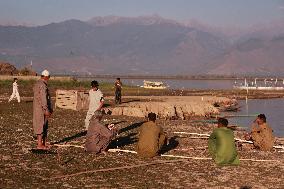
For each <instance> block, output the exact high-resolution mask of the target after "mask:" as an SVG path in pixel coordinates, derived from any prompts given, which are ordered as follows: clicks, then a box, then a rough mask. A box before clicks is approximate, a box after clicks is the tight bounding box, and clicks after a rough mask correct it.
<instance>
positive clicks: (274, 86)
mask: <svg viewBox="0 0 284 189" xmlns="http://www.w3.org/2000/svg"><path fill="white" fill-rule="evenodd" d="M233 87H234V88H235V89H243V90H284V79H283V80H282V82H279V80H278V79H264V80H263V82H259V81H257V78H255V79H254V81H247V80H246V79H245V82H244V83H240V84H239V83H237V82H236V81H235V84H234V86H233Z"/></svg>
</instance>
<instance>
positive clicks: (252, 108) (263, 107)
mask: <svg viewBox="0 0 284 189" xmlns="http://www.w3.org/2000/svg"><path fill="white" fill-rule="evenodd" d="M239 104H240V105H241V107H242V108H241V111H240V112H237V113H236V114H239V115H254V114H261V113H263V114H265V115H266V119H267V122H268V124H269V125H270V126H271V127H272V128H273V130H274V134H275V135H276V136H282V137H284V109H283V108H284V99H283V98H278V99H260V100H257V99H251V100H250V99H249V100H248V104H246V103H245V101H244V100H241V101H239ZM254 119H255V117H236V118H230V119H229V121H230V123H235V124H237V125H240V126H242V127H246V128H247V129H248V128H249V127H250V126H251V124H252V122H253V121H254Z"/></svg>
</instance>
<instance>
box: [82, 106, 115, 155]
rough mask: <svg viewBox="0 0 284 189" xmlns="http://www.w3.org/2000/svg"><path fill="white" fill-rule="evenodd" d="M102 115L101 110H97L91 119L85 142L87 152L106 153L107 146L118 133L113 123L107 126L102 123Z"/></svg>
mask: <svg viewBox="0 0 284 189" xmlns="http://www.w3.org/2000/svg"><path fill="white" fill-rule="evenodd" d="M102 117H103V114H102V112H101V111H95V113H94V115H93V117H92V119H91V121H90V125H89V128H88V131H87V136H86V142H85V150H86V151H87V152H94V153H103V154H105V153H106V148H107V147H108V145H109V143H110V141H111V139H112V137H113V136H114V134H115V133H116V132H115V131H116V130H115V129H114V125H113V124H110V125H109V126H108V127H106V126H104V125H102V124H101V123H100V121H101V120H102Z"/></svg>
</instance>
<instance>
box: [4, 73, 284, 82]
mask: <svg viewBox="0 0 284 189" xmlns="http://www.w3.org/2000/svg"><path fill="white" fill-rule="evenodd" d="M15 77H17V78H21V79H24V80H30V79H31V80H32V79H38V78H39V77H40V76H23V75H21V76H19V75H0V80H9V79H11V78H15ZM51 78H52V79H55V80H56V79H58V80H74V79H75V80H76V79H90V80H92V79H94V78H98V79H115V78H121V79H145V80H149V79H161V80H244V79H248V80H254V79H255V78H257V80H258V81H263V80H264V79H276V78H277V79H280V80H283V79H284V76H282V77H279V76H278V77H277V76H267V77H264V76H202V75H201V76H199V75H197V76H182V75H181V76H179V75H177V76H161V75H60V74H54V75H52V77H51Z"/></svg>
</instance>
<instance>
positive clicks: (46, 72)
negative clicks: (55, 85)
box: [41, 70, 49, 77]
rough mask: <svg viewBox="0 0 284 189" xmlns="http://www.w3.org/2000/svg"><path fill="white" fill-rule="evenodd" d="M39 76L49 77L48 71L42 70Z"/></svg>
mask: <svg viewBox="0 0 284 189" xmlns="http://www.w3.org/2000/svg"><path fill="white" fill-rule="evenodd" d="M41 75H42V76H46V77H48V76H49V71H47V70H43V71H42V72H41Z"/></svg>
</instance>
